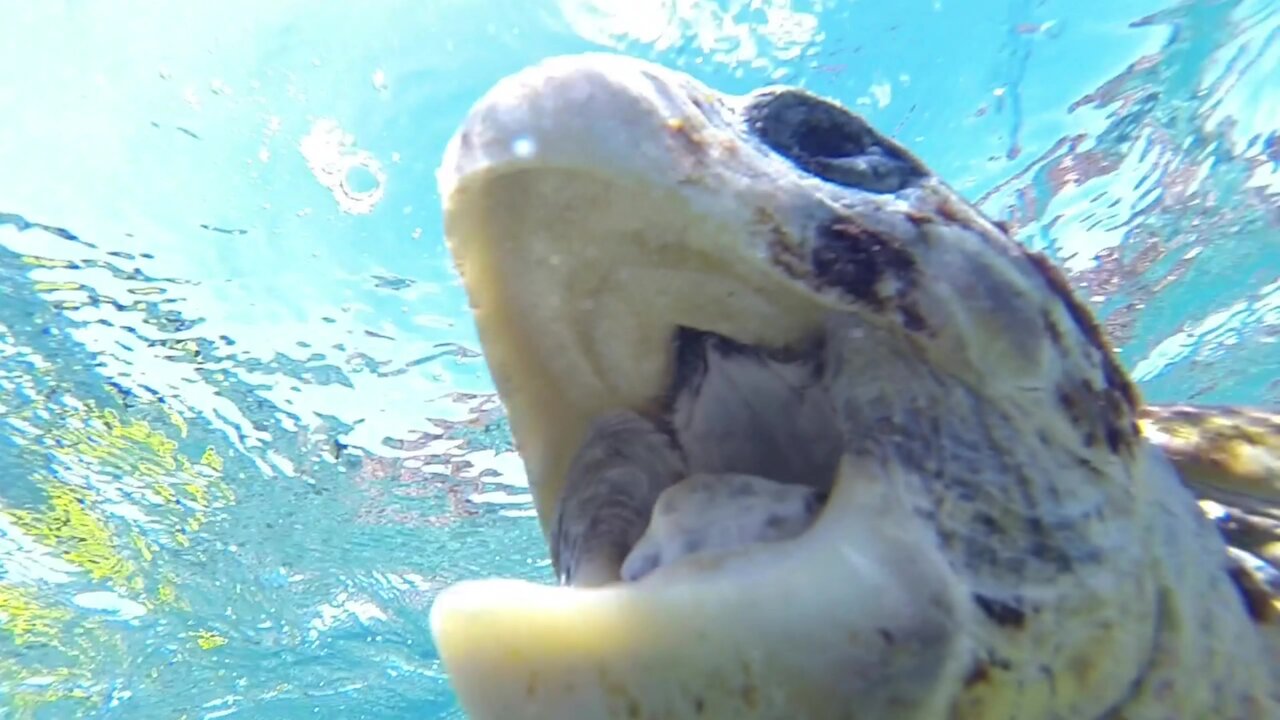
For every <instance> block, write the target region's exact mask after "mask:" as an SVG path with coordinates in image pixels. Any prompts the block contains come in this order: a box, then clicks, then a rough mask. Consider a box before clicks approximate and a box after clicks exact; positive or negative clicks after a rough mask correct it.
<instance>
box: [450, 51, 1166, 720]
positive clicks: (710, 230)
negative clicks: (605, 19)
mask: <svg viewBox="0 0 1280 720" xmlns="http://www.w3.org/2000/svg"><path fill="white" fill-rule="evenodd" d="M439 181H440V187H441V194H442V197H443V198H444V199H445V212H446V217H445V224H446V234H447V237H448V240H449V243H450V248H451V251H452V252H453V255H454V258H455V260H456V262H457V265H458V268H459V270H460V272H461V275H462V277H463V280H464V282H465V284H466V288H467V291H468V294H469V297H470V299H471V305H472V310H473V313H474V317H475V320H476V324H477V329H478V332H479V335H480V339H481V342H482V343H483V346H484V350H485V356H486V359H487V362H488V363H489V368H490V370H491V373H492V375H493V377H494V380H495V383H496V385H497V388H498V390H499V393H500V395H501V397H502V400H503V403H504V405H505V406H506V409H507V411H508V415H509V417H510V422H511V429H512V433H513V435H514V437H515V440H516V443H517V449H518V450H519V452H520V454H521V457H522V459H523V460H524V463H525V467H526V470H527V472H528V477H529V483H530V488H531V490H532V493H533V496H534V500H535V504H536V507H537V512H538V516H539V519H540V522H541V523H542V528H543V530H544V533H545V535H546V537H547V540H548V543H549V546H550V549H551V554H552V558H553V561H554V565H555V569H556V573H557V575H558V578H559V580H560V584H559V585H558V586H553V585H542V584H534V583H527V582H518V581H512V580H501V579H491V580H479V581H471V582H466V583H461V584H459V585H457V586H454V587H452V588H449V589H448V590H446V591H445V592H443V593H442V594H441V595H440V596H439V598H438V599H437V601H436V604H435V606H434V607H433V610H432V620H431V621H432V631H433V635H434V637H435V639H436V641H437V646H438V648H439V651H440V653H441V657H442V658H443V660H444V662H445V664H446V666H447V667H448V669H449V672H450V675H451V679H452V681H453V684H454V687H455V689H456V690H457V691H458V694H459V696H460V697H461V699H462V702H463V704H464V706H465V707H466V709H467V711H468V713H469V715H470V716H471V717H473V718H476V719H477V720H481V719H484V718H503V719H504V720H505V719H508V718H598V717H610V718H612V717H617V718H640V717H664V718H685V717H688V718H694V717H703V718H764V717H779V718H781V717H805V718H827V717H831V718H836V717H848V716H849V715H848V713H849V709H850V708H854V707H856V708H858V709H859V713H861V714H860V715H859V717H867V718H881V717H885V718H887V717H904V718H907V717H935V716H945V713H946V710H945V708H948V707H955V704H954V703H956V702H957V701H956V697H958V696H959V695H960V694H961V693H962V691H963V690H964V689H966V688H970V687H973V686H974V685H975V683H980V682H984V681H985V680H984V678H987V677H989V675H990V673H991V672H994V670H992V669H991V667H992V666H991V665H990V662H995V661H990V662H989V660H988V659H984V658H985V656H984V655H983V654H982V653H981V652H978V651H976V650H975V648H976V647H979V646H981V644H982V642H983V638H984V637H985V634H986V633H992V634H997V633H1002V632H1019V631H1022V628H1023V626H1024V625H1025V623H1026V616H1027V614H1028V613H1030V612H1032V611H1033V608H1032V606H1033V601H1032V600H1029V599H1027V598H1025V597H1022V596H1020V595H1018V594H1017V591H1018V588H1020V587H1025V586H1033V587H1037V588H1041V590H1042V591H1043V592H1044V593H1048V592H1049V591H1048V590H1047V588H1054V590H1053V591H1054V592H1057V588H1059V587H1061V586H1063V585H1064V584H1066V583H1068V582H1074V583H1076V584H1077V585H1079V584H1080V578H1082V577H1083V578H1087V580H1086V581H1085V582H1084V590H1080V591H1077V592H1076V595H1073V596H1072V597H1073V598H1074V597H1081V596H1086V597H1092V596H1093V595H1091V593H1096V594H1098V595H1099V596H1100V595H1101V594H1103V593H1105V591H1106V587H1107V585H1108V583H1112V582H1119V580H1118V579H1116V578H1118V577H1121V576H1124V575H1125V574H1126V573H1131V574H1132V575H1133V576H1134V577H1139V578H1140V577H1142V576H1143V574H1142V573H1141V572H1140V571H1138V570H1136V568H1137V567H1138V565H1139V564H1140V562H1141V560H1142V558H1141V557H1140V554H1139V553H1138V552H1137V551H1136V550H1134V549H1133V548H1131V547H1128V546H1127V544H1126V543H1125V542H1124V538H1123V537H1121V536H1120V535H1117V534H1114V533H1112V534H1106V533H1097V532H1093V531H1092V530H1091V528H1092V527H1093V526H1092V525H1090V523H1093V522H1095V521H1096V519H1097V518H1098V517H1100V516H1099V515H1098V509H1099V508H1104V507H1105V508H1107V510H1108V512H1109V513H1111V515H1109V516H1108V518H1112V517H1123V516H1125V514H1126V513H1130V512H1133V508H1134V506H1135V503H1136V500H1135V498H1134V497H1133V493H1132V492H1131V491H1129V490H1128V489H1126V488H1124V487H1119V486H1117V485H1116V484H1115V483H1107V482H1103V481H1101V480H1099V479H1098V478H1106V477H1108V476H1122V475H1123V474H1124V472H1126V471H1125V469H1124V462H1125V460H1123V458H1126V457H1131V456H1132V454H1133V453H1134V452H1137V451H1136V450H1134V447H1136V441H1135V435H1134V433H1136V430H1134V429H1132V426H1133V422H1132V421H1131V419H1129V415H1128V413H1131V412H1132V409H1133V405H1134V402H1135V401H1134V400H1133V397H1132V392H1131V390H1130V389H1129V388H1128V386H1127V384H1126V382H1127V381H1125V380H1124V379H1123V373H1121V372H1120V371H1119V370H1118V369H1117V368H1115V367H1114V365H1113V363H1114V360H1112V359H1111V357H1110V355H1109V354H1108V353H1107V352H1106V350H1105V348H1104V347H1103V346H1102V344H1101V341H1100V340H1098V337H1097V330H1096V327H1094V326H1093V325H1091V324H1090V323H1091V321H1090V320H1089V319H1088V318H1087V314H1086V313H1085V312H1082V311H1080V310H1079V309H1078V306H1076V305H1074V304H1073V302H1074V301H1073V300H1071V298H1070V294H1069V291H1067V290H1065V285H1064V284H1063V283H1062V282H1061V280H1060V279H1059V276H1056V275H1054V274H1053V273H1052V272H1051V271H1050V269H1049V268H1047V267H1045V266H1044V265H1042V264H1039V263H1038V262H1037V261H1036V260H1035V259H1034V258H1029V257H1028V256H1027V255H1026V253H1025V252H1023V251H1022V250H1021V249H1019V248H1017V246H1016V245H1014V244H1013V243H1012V241H1010V240H1008V238H1007V237H1005V236H1004V235H1003V233H1001V232H1000V231H999V230H997V229H996V228H995V227H994V226H993V225H991V224H990V223H989V222H988V221H987V220H985V219H984V218H982V217H981V216H980V215H979V214H978V213H976V211H974V210H972V208H970V207H969V206H967V205H966V204H964V203H963V202H961V201H959V200H958V199H957V198H956V196H955V195H954V193H952V192H951V191H950V190H948V189H946V188H945V187H944V186H942V184H941V183H940V182H939V181H937V179H936V178H934V177H932V176H931V174H930V173H929V172H928V171H927V170H926V169H925V168H924V167H923V166H922V165H921V164H920V163H919V162H918V161H917V160H916V159H915V158H913V157H912V156H910V155H909V154H908V153H907V152H906V151H905V150H903V149H902V148H901V147H899V146H898V145H896V144H895V143H893V142H892V141H891V140H889V139H887V138H885V137H883V136H882V135H880V134H878V133H876V132H875V131H874V130H873V129H871V128H870V127H868V126H867V125H866V123H865V122H864V121H863V120H861V119H860V118H858V117H857V116H855V115H853V114H851V113H849V112H847V111H845V110H843V109H841V108H839V107H838V106H835V105H833V104H830V103H828V102H825V101H823V100H821V99H818V98H816V97H814V96H811V95H808V94H805V93H803V92H801V91H798V90H792V89H766V90H762V91H760V92H757V93H753V94H751V95H748V96H745V97H741V98H730V97H726V96H722V95H718V94H716V93H714V92H712V91H711V90H709V89H708V88H706V87H703V86H701V85H698V84H697V83H696V82H694V81H692V80H691V79H689V78H688V77H686V76H684V75H680V74H678V73H672V72H668V71H665V70H663V69H661V68H658V67H655V66H653V65H650V64H647V63H644V62H642V61H638V60H633V59H628V58H623V57H616V56H609V55H584V56H576V57H572V58H557V59H552V60H548V61H545V62H543V63H542V64H540V65H538V66H536V67H534V68H531V69H529V70H526V71H524V72H522V73H519V74H517V75H514V76H512V77H509V78H507V79H505V80H503V81H501V82H500V83H499V84H498V85H497V86H495V87H494V89H493V90H491V91H490V93H489V94H488V95H486V96H485V98H484V99H482V100H481V101H480V102H479V103H478V104H477V105H476V107H475V108H474V109H473V111H472V113H471V115H470V116H469V117H468V119H467V121H466V122H465V123H464V125H463V127H462V129H461V130H460V131H459V133H458V134H457V135H456V136H455V137H454V139H453V141H452V142H451V144H450V146H449V148H448V150H447V152H446V155H445V159H444V162H443V164H442V167H441V170H440V175H439ZM1109 363H1110V364H1109ZM992 378H998V382H996V381H993V380H992ZM1047 399H1051V400H1052V401H1053V402H1054V403H1056V405H1055V406H1054V407H1055V408H1060V411H1058V410H1055V411H1054V412H1041V410H1042V409H1043V408H1044V407H1045V406H1046V405H1047V404H1051V403H1049V401H1048V400H1047ZM942 437H946V438H947V439H948V443H942V442H940V441H939V438H942ZM1058 466H1061V467H1065V468H1069V469H1068V470H1066V471H1062V472H1057V471H1056V470H1055V473H1056V475H1055V476H1054V478H1053V482H1037V481H1038V480H1039V478H1038V477H1037V476H1038V474H1043V473H1040V470H1043V469H1044V468H1046V467H1055V468H1056V467H1058ZM944 467H945V468H946V469H945V470H943V469H942V468H944ZM944 473H945V474H946V478H945V482H943V481H942V480H941V479H940V478H942V477H943V475H944ZM974 528H978V529H980V530H981V532H975V531H974ZM1103 554H1107V555H1108V556H1109V557H1110V562H1109V563H1107V564H1105V565H1104V564H1102V563H1100V562H1099V561H1098V558H1099V557H1101V556H1102V555H1103ZM1071 573H1074V574H1071ZM1112 574H1115V575H1116V578H1113V577H1111V575H1112ZM1104 576H1106V577H1104ZM1127 582H1130V584H1132V581H1127ZM1153 592H1154V590H1153V589H1151V588H1149V587H1147V586H1145V585H1143V586H1142V587H1141V588H1140V589H1139V590H1135V593H1138V594H1141V593H1147V595H1150V593H1153ZM1045 596H1046V597H1047V596H1048V595H1045ZM1144 597H1146V596H1144ZM1112 605H1113V606H1108V607H1105V608H1101V609H1099V610H1098V611H1097V612H1095V613H1094V618H1095V620H1096V622H1098V623H1099V625H1098V626H1099V627H1106V626H1107V623H1113V624H1119V623H1129V622H1131V621H1132V622H1133V623H1134V624H1136V623H1139V622H1142V621H1141V620H1140V619H1138V618H1140V617H1141V615H1142V613H1144V612H1147V610H1146V609H1144V608H1143V607H1142V605H1141V603H1132V604H1123V603H1120V604H1116V603H1113V604H1112ZM1041 611H1043V612H1048V611H1047V610H1043V609H1042V610H1041ZM1055 612H1056V611H1055ZM1063 612H1067V611H1066V610H1064V611H1063ZM1071 612H1074V610H1071ZM975 618H977V620H975ZM1147 623H1148V624H1149V621H1147ZM1038 627H1039V626H1038ZM1094 632H1095V631H1093V630H1090V631H1088V632H1084V633H1081V635H1080V637H1081V638H1083V640H1084V641H1083V643H1082V644H1081V645H1079V647H1076V646H1072V647H1071V648H1068V649H1064V650H1062V653H1063V657H1064V658H1068V656H1072V655H1071V654H1072V653H1077V652H1078V653H1080V655H1081V657H1084V656H1085V654H1086V653H1094V652H1097V649H1096V643H1097V642H1100V640H1098V638H1097V637H1095V636H1094V635H1092V634H1091V633H1094ZM1152 633H1154V629H1152V630H1150V631H1149V632H1146V633H1144V632H1142V631H1135V632H1131V633H1129V634H1127V635H1126V636H1124V639H1123V641H1114V642H1111V643H1110V644H1109V645H1108V648H1109V650H1108V651H1109V652H1110V653H1112V654H1113V655H1114V660H1115V661H1114V663H1113V666H1117V667H1118V666H1123V665H1125V663H1126V662H1127V663H1128V664H1130V665H1132V666H1134V667H1136V666H1137V665H1138V664H1140V663H1141V662H1143V661H1144V659H1145V657H1146V656H1145V653H1147V652H1149V650H1150V646H1151V642H1152V640H1151V636H1152ZM1041 640H1042V641H1045V642H1047V641H1048V640H1047V637H1046V638H1041ZM1034 642H1036V640H1035V636H1034V635H1033V634H1026V633H1024V634H1023V636H1020V638H1019V639H1018V640H1017V641H1016V642H1015V643H1014V645H1015V646H1017V647H1020V648H1022V650H1021V651H1026V652H1030V650H1029V648H1031V647H1032V645H1033V644H1034ZM1021 651H1020V652H1021ZM1072 657H1074V656H1072ZM975 658H978V659H977V660H975ZM1000 662H1004V663H1005V664H1006V665H1008V666H1009V667H1012V666H1013V664H1012V663H1013V661H1012V660H1009V658H1004V659H1002V660H1000ZM1063 662H1070V660H1069V659H1065V660H1063ZM1028 668H1029V669H1028V670H1027V671H1026V672H1028V673H1032V675H1034V673H1035V672H1038V671H1035V670H1034V668H1032V667H1031V666H1030V664H1028ZM1006 670H1007V668H1006ZM1009 672H1014V671H1012V670H1009ZM1019 672H1020V670H1019ZM1028 677H1031V676H1030V675H1029V676H1028ZM1122 681H1123V676H1122V675H1119V674H1118V675H1117V676H1116V679H1114V680H1108V681H1106V682H1102V683H1100V684H1094V685H1091V687H1093V688H1095V690H1097V692H1098V699H1097V701H1096V702H1097V703H1099V707H1106V705H1105V703H1106V702H1109V700H1108V697H1109V695H1108V693H1111V695H1119V694H1120V693H1122V692H1124V691H1127V690H1126V687H1124V686H1123V682H1122ZM1027 682H1043V678H1041V677H1039V676H1036V679H1034V680H1028V681H1027ZM1108 683H1110V684H1108ZM1113 686H1114V687H1113ZM921 688H930V691H929V692H922V691H921ZM979 690H980V689H979ZM975 692H979V691H975ZM976 697H978V698H979V699H976V700H972V702H975V703H981V702H985V701H983V700H981V694H980V692H979V694H978V696H976ZM1090 702H1093V701H1090ZM1099 712H1101V710H1099ZM1081 716H1082V717H1083V716H1085V715H1081ZM1088 716H1089V717H1092V716H1093V715H1088Z"/></svg>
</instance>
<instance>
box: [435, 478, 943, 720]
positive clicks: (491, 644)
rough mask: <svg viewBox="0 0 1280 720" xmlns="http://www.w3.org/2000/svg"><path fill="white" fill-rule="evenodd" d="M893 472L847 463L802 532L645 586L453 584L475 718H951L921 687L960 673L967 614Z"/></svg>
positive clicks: (445, 621) (449, 632)
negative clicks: (959, 642) (960, 626)
mask: <svg viewBox="0 0 1280 720" xmlns="http://www.w3.org/2000/svg"><path fill="white" fill-rule="evenodd" d="M855 465H856V467H855ZM895 472H896V469H894V468H892V467H889V468H886V467H882V466H880V465H878V464H874V465H873V464H869V463H868V464H863V463H856V464H855V463H853V462H852V461H849V460H847V459H846V461H844V462H843V463H842V464H841V468H840V471H839V474H838V478H837V483H836V486H835V488H834V489H833V492H832V496H831V499H830V501H829V503H828V505H827V506H826V508H825V509H824V510H823V512H822V514H821V515H820V516H819V518H818V519H817V521H816V523H815V524H814V526H813V527H812V528H810V529H809V530H808V531H807V532H805V533H804V534H803V535H801V536H799V537H797V538H795V539H792V540H785V541H779V542H770V543H759V544H755V545H751V546H748V547H746V548H742V549H739V550H736V551H733V552H727V553H721V554H713V555H695V556H690V557H688V558H685V559H683V560H681V561H680V562H677V563H675V564H672V565H669V566H664V567H662V568H660V569H659V570H657V571H655V572H654V573H653V574H651V575H649V576H647V577H646V578H644V579H643V580H641V581H640V582H636V583H615V584H611V585H607V586H604V587H597V588H573V587H552V586H546V585H538V584H534V583H529V582H524V581H515V580H501V579H489V580H476V581H469V582H463V583H460V584H458V585H455V586H453V587H450V588H448V589H446V590H445V591H444V592H442V593H441V594H440V595H439V596H438V598H437V599H436V602H435V604H434V606H433V607H432V609H431V630H432V634H433V636H434V638H435V641H436V645H437V648H438V650H439V652H440V656H441V658H442V659H443V662H444V665H445V666H446V668H447V669H448V672H449V674H450V679H451V681H452V683H453V687H454V688H455V690H456V691H457V694H458V696H459V698H460V700H461V703H462V705H463V707H464V709H465V710H466V712H467V714H468V716H469V717H470V718H472V719H473V720H489V719H494V720H497V719H502V720H524V719H528V720H533V719H535V718H548V719H551V718H555V719H556V720H562V719H564V718H615V717H616V718H637V717H664V718H686V717H687V718H695V717H698V718H765V717H805V718H815V719H817V718H827V717H832V718H834V717H846V716H847V713H848V712H849V710H850V708H852V707H858V708H859V710H860V711H861V712H862V713H863V714H862V715H860V716H863V717H877V718H878V717H903V718H909V717H920V716H923V715H925V714H927V713H928V711H930V710H935V708H931V707H929V706H928V705H929V704H930V703H934V702H937V696H936V695H932V694H931V695H928V696H926V695H924V694H921V693H919V692H918V689H919V688H920V687H937V684H938V683H939V681H940V680H941V679H942V678H940V677H939V676H940V675H942V676H948V675H953V674H954V673H955V672H956V665H957V664H956V663H955V658H956V657H957V656H958V655H959V653H957V652H956V651H957V647H956V643H955V642H954V640H955V637H954V634H953V633H954V628H955V627H956V625H955V618H954V617H953V613H954V612H955V611H956V608H958V607H963V604H961V603H957V602H956V599H955V598H953V597H951V594H952V590H951V588H954V587H956V585H955V584H954V581H953V580H952V579H951V578H950V576H949V571H948V570H947V569H946V567H945V563H944V561H943V560H942V559H941V558H940V556H939V555H938V553H937V551H936V549H934V548H933V547H932V546H931V545H929V544H928V543H927V542H924V541H923V538H925V537H926V534H925V533H923V532H921V531H920V529H919V526H918V520H916V519H915V518H914V516H913V515H912V514H911V513H910V512H909V511H908V510H907V509H906V507H905V506H904V505H903V503H902V502H901V500H900V498H899V497H898V494H897V488H898V486H899V482H900V481H899V479H898V478H896V477H893V476H892V475H893V474H894V473H895ZM868 475H872V476H871V477H868Z"/></svg>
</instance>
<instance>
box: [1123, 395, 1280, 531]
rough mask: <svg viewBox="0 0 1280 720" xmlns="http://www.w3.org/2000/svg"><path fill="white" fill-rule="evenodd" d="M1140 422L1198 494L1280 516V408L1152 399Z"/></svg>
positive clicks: (1148, 435)
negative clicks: (1168, 402)
mask: <svg viewBox="0 0 1280 720" xmlns="http://www.w3.org/2000/svg"><path fill="white" fill-rule="evenodd" d="M1139 424H1140V426H1141V428H1142V433H1143V435H1145V436H1146V437H1147V438H1148V439H1149V440H1150V441H1151V442H1152V443H1154V444H1155V445H1157V446H1158V447H1160V449H1161V450H1163V451H1164V452H1165V454H1166V455H1168V456H1169V458H1170V459H1171V460H1172V461H1173V463H1174V464H1175V465H1177V467H1178V471H1179V472H1180V473H1181V474H1182V478H1183V480H1184V481H1185V482H1186V483H1187V485H1188V486H1190V487H1191V488H1192V490H1194V491H1195V492H1196V494H1197V495H1199V496H1201V497H1204V498H1208V499H1211V500H1215V501H1218V502H1221V503H1224V504H1228V505H1233V506H1237V507H1242V508H1243V509H1246V510H1248V511H1250V512H1254V511H1258V512H1265V514H1268V515H1272V516H1274V517H1280V413H1276V412H1269V411H1266V410H1261V409H1253V408H1244V407H1232V406H1221V405H1219V406H1208V405H1206V406H1196V405H1148V406H1146V407H1145V408H1143V410H1142V413H1141V415H1140V417H1139Z"/></svg>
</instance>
